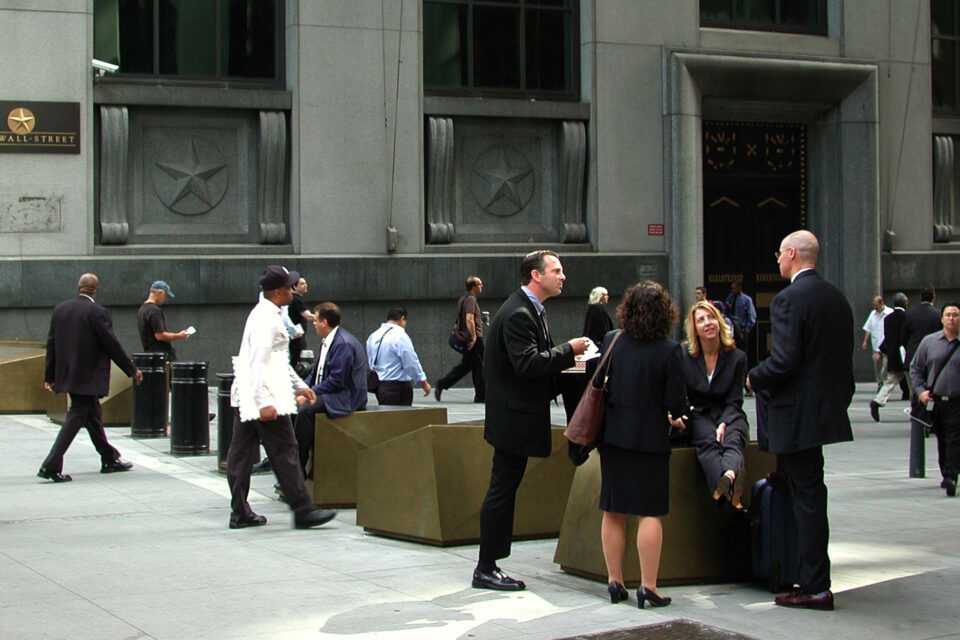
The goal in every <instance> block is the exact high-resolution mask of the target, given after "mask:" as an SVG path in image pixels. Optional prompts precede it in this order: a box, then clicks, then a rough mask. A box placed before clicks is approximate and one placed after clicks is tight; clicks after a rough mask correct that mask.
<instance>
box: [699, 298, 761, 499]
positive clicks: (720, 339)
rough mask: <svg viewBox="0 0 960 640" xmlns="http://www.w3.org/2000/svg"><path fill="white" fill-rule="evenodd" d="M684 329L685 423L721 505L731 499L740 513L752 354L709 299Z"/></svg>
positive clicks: (700, 304)
mask: <svg viewBox="0 0 960 640" xmlns="http://www.w3.org/2000/svg"><path fill="white" fill-rule="evenodd" d="M684 325H685V326H684V328H685V330H686V334H687V339H686V347H687V348H686V353H685V356H684V378H685V381H686V385H687V399H688V400H689V402H690V405H691V406H690V409H689V411H688V412H687V415H688V416H689V417H688V418H687V419H686V420H685V421H684V422H685V424H686V426H687V428H688V429H689V434H690V442H691V444H692V445H693V446H694V447H695V448H696V450H697V459H698V460H699V461H700V466H701V467H703V472H704V474H705V475H706V476H707V487H708V488H709V490H710V492H711V493H712V495H713V499H714V500H716V501H717V506H718V507H720V506H722V505H723V503H724V502H726V501H727V500H729V501H730V504H732V505H733V506H734V507H736V508H737V509H741V508H742V505H741V502H740V497H741V494H742V493H743V480H744V479H745V478H746V474H745V473H744V465H743V452H744V449H745V448H746V446H747V440H748V438H749V430H748V427H747V417H746V415H745V414H744V413H743V384H744V381H745V380H746V377H747V354H745V353H744V352H743V351H741V350H740V349H737V348H736V343H735V342H734V340H733V336H732V335H731V332H730V328H729V327H728V326H727V323H726V322H725V321H724V319H723V316H722V315H721V314H720V311H719V310H718V309H717V308H716V307H715V306H713V305H712V304H711V303H710V302H707V301H706V300H701V301H700V302H698V303H696V304H695V305H693V306H692V307H690V310H689V311H688V312H687V318H686V322H685V323H684Z"/></svg>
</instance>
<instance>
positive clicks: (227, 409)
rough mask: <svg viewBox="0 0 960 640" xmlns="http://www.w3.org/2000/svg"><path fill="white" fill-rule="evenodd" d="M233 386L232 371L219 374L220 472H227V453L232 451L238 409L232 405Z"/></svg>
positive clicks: (218, 456) (218, 459)
mask: <svg viewBox="0 0 960 640" xmlns="http://www.w3.org/2000/svg"><path fill="white" fill-rule="evenodd" d="M232 386H233V374H232V373H218V374H217V469H218V470H219V471H220V473H226V472H227V453H228V452H229V451H230V440H232V439H233V414H234V412H235V411H236V409H235V408H234V407H231V406H230V387H232Z"/></svg>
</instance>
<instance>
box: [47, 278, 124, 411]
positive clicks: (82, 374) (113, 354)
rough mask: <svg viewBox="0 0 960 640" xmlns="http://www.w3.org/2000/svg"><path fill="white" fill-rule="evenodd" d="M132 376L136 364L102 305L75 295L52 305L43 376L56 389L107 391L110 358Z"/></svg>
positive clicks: (82, 392)
mask: <svg viewBox="0 0 960 640" xmlns="http://www.w3.org/2000/svg"><path fill="white" fill-rule="evenodd" d="M111 360H113V361H114V362H116V363H117V366H118V367H120V368H121V369H122V370H123V372H124V373H126V374H127V375H128V376H133V374H134V372H135V371H136V368H135V367H134V366H133V362H132V361H131V360H130V357H129V356H128V355H127V354H126V352H125V351H124V350H123V347H122V346H120V341H119V340H117V336H116V335H115V334H114V333H113V321H112V320H111V319H110V314H109V313H108V312H107V310H106V309H104V308H103V307H101V306H100V305H99V304H97V303H96V302H94V301H93V300H91V299H90V298H88V297H86V296H83V295H78V296H77V297H76V298H73V299H71V300H66V301H64V302H61V303H60V304H58V305H57V306H56V307H54V309H53V316H52V317H51V318H50V331H49V332H48V334H47V359H46V371H45V374H44V380H45V381H46V382H52V383H53V385H54V388H55V389H56V391H57V392H58V393H74V394H77V395H84V396H98V397H103V396H105V395H107V393H109V392H110V361H111Z"/></svg>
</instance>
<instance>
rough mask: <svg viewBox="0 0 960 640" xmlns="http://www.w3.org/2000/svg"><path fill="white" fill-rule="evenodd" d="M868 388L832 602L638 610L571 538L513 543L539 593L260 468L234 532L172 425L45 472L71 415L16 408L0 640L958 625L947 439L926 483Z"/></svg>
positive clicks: (723, 593)
mask: <svg viewBox="0 0 960 640" xmlns="http://www.w3.org/2000/svg"><path fill="white" fill-rule="evenodd" d="M870 387H872V385H858V393H857V396H856V398H855V400H854V403H853V405H852V406H851V409H850V416H851V418H852V420H853V422H854V431H855V435H856V441H855V442H852V443H846V444H842V445H834V446H831V447H827V448H826V449H825V454H826V460H827V485H828V487H829V490H830V521H831V529H832V531H831V545H830V553H831V557H832V560H833V589H834V592H835V593H836V595H837V609H836V610H835V611H833V612H817V611H804V610H792V609H784V608H781V607H776V606H774V605H773V599H772V596H771V595H770V594H769V593H766V592H765V591H763V590H761V589H759V588H757V587H755V586H752V585H747V584H714V585H700V586H686V587H665V588H663V589H662V591H663V593H665V594H667V595H670V596H672V597H673V605H671V606H670V607H667V608H665V609H657V610H649V609H648V610H638V609H637V608H636V603H635V600H634V598H633V594H631V598H630V600H629V601H628V602H627V603H624V604H620V605H611V604H610V603H609V601H608V600H607V594H606V589H605V586H604V585H603V584H600V583H596V582H591V581H588V580H585V579H582V578H578V577H575V576H571V575H567V574H565V573H563V572H562V571H560V569H559V567H557V566H556V565H554V564H553V562H552V560H553V552H554V548H555V545H556V541H555V540H540V541H526V542H518V543H515V544H514V547H513V549H514V552H513V555H512V556H511V557H510V558H508V559H506V560H504V561H503V562H502V563H501V565H502V566H503V568H504V569H505V570H506V571H507V572H508V573H510V574H511V575H514V576H516V577H520V578H523V579H524V580H525V581H526V583H527V591H524V592H520V593H509V594H505V593H497V592H491V591H482V590H475V589H472V588H470V574H471V572H472V569H473V565H474V563H475V561H476V554H477V547H476V546H475V545H471V546H463V547H449V548H442V549H441V548H436V547H430V546H424V545H419V544H414V543H408V542H400V541H396V540H388V539H384V538H379V537H376V536H372V535H368V534H365V533H364V532H363V530H362V529H361V528H359V527H357V526H356V524H355V511H353V510H343V511H341V512H340V514H339V517H338V518H337V519H336V520H335V521H334V522H332V523H331V524H329V525H327V526H325V527H323V528H321V529H317V530H309V531H298V530H294V529H292V528H291V516H290V513H289V511H288V510H287V509H286V506H285V505H284V504H282V503H280V502H277V501H276V499H275V497H274V495H273V489H272V486H273V482H274V479H273V476H272V475H259V476H254V484H253V492H252V494H251V503H252V504H253V506H254V509H255V510H256V511H257V512H258V513H262V514H263V515H265V516H266V517H267V518H268V519H269V524H268V525H267V526H265V527H260V528H256V529H244V530H236V531H232V530H229V529H228V528H227V520H228V517H229V513H230V507H229V492H228V490H227V484H226V480H225V479H224V477H223V476H222V475H220V474H218V473H217V471H216V466H217V465H216V455H210V456H198V457H181V458H175V457H172V456H171V455H169V453H168V451H169V440H167V439H156V440H134V439H131V438H130V437H129V429H128V428H110V429H108V433H109V435H110V438H111V441H112V442H113V444H114V445H116V446H117V448H119V449H120V451H121V452H122V454H123V457H124V458H126V459H128V460H130V461H132V462H133V463H134V465H135V467H134V469H133V471H132V472H130V473H123V474H112V475H101V474H100V473H99V460H98V457H97V455H96V453H95V451H94V450H93V448H92V446H91V444H90V441H89V439H88V438H87V437H86V435H85V434H82V433H81V434H80V436H79V437H78V438H77V440H76V441H75V442H74V444H73V446H72V448H71V449H70V451H69V452H68V454H67V458H66V463H65V469H64V471H65V473H69V474H72V475H73V479H74V481H73V482H71V483H67V484H59V485H55V484H53V483H50V482H47V481H44V480H41V479H40V478H37V477H36V475H35V474H36V471H37V468H38V467H39V465H40V461H41V460H42V459H43V457H44V456H45V454H46V452H47V450H48V449H49V447H50V445H51V444H52V442H53V439H54V436H55V434H56V432H57V429H58V427H57V426H56V425H55V424H53V423H52V422H50V421H49V420H47V418H46V417H45V416H42V415H6V416H0V639H2V640H39V639H45V638H54V639H60V638H63V639H70V640H87V639H90V640H93V639H96V640H129V639H134V638H156V639H162V640H185V639H191V640H199V639H211V640H213V639H216V640H221V639H222V640H227V639H237V638H252V639H263V640H266V639H293V638H297V639H301V638H303V639H326V638H357V639H361V638H389V639H411V640H413V639H417V640H420V639H427V640H430V639H434V638H444V639H446V638H451V639H452V638H464V639H465V638H471V639H487V638H525V639H531V640H534V639H548V638H568V637H579V636H584V635H590V634H600V633H603V632H609V631H613V630H623V629H630V628H634V627H641V626H646V625H655V624H659V623H664V622H667V621H671V620H675V621H676V620H691V621H696V622H698V623H702V624H703V625H708V626H710V627H715V628H717V632H716V635H715V636H712V637H717V638H721V637H730V636H729V634H725V633H723V632H722V631H721V630H727V631H732V632H737V633H739V634H742V635H745V636H748V637H753V638H760V639H787V640H789V639H797V640H810V639H811V638H830V639H831V640H840V639H846V638H871V639H886V638H890V639H897V640H906V639H917V640H919V639H924V638H960V607H958V602H957V600H958V598H957V585H958V584H960V555H958V552H957V549H958V531H960V499H949V498H946V497H945V495H944V492H943V490H941V489H939V487H938V485H939V475H938V473H937V471H936V467H937V465H936V450H935V441H934V440H933V439H930V440H927V441H926V442H927V478H925V479H910V478H908V477H907V468H908V467H907V458H908V422H907V418H906V416H905V415H904V414H903V412H902V410H903V408H904V407H905V406H906V403H903V402H892V403H890V404H889V405H888V406H887V407H886V408H885V409H884V410H883V411H882V421H881V422H880V423H879V424H876V423H874V422H873V421H872V420H871V419H870V416H869V412H868V410H867V403H868V401H869V399H870V393H869V392H870ZM443 399H444V403H443V404H444V405H445V406H447V407H448V410H449V420H450V421H451V422H455V421H460V420H469V419H475V418H477V417H482V406H481V405H474V404H473V403H471V402H470V400H471V399H472V390H460V389H450V390H447V391H445V392H444V395H443ZM435 402H436V401H435V400H434V399H433V397H432V396H431V397H430V398H426V399H418V400H417V403H418V404H424V405H434V404H435ZM746 404H747V406H748V407H749V410H750V414H751V417H752V413H753V402H752V401H750V400H749V399H748V400H747V402H746ZM211 406H215V405H211ZM554 412H555V414H556V419H555V422H557V423H559V422H562V418H561V416H562V409H561V408H560V407H555V409H554ZM211 442H212V443H214V444H215V443H216V438H215V434H213V437H212V439H211ZM670 543H671V542H670V540H665V541H664V544H665V545H669V544H670ZM638 633H639V632H638ZM617 637H620V638H628V637H630V635H629V634H617ZM644 637H646V636H644ZM704 637H706V636H704Z"/></svg>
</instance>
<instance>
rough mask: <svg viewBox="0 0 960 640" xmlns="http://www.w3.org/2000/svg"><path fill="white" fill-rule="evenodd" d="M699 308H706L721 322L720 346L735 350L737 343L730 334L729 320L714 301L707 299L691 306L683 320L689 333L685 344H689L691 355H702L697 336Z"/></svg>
mask: <svg viewBox="0 0 960 640" xmlns="http://www.w3.org/2000/svg"><path fill="white" fill-rule="evenodd" d="M698 309H706V310H707V311H709V312H710V314H711V315H712V316H713V317H714V318H716V319H717V322H718V323H719V324H720V346H721V347H722V348H723V350H724V351H733V350H734V349H736V348H737V343H736V342H735V341H734V340H733V336H732V335H730V327H729V326H728V325H727V321H726V320H724V319H723V315H721V314H720V310H719V309H717V308H716V307H715V306H713V303H711V302H709V301H707V300H701V301H700V302H698V303H696V304H695V305H693V306H692V307H690V311H688V312H687V317H686V319H685V320H684V322H683V329H684V331H685V332H686V334H687V339H686V340H684V344H685V345H687V350H688V351H689V352H690V355H691V356H693V357H694V358H699V357H700V338H699V337H697V324H696V320H695V319H694V316H696V314H697V310H698Z"/></svg>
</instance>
